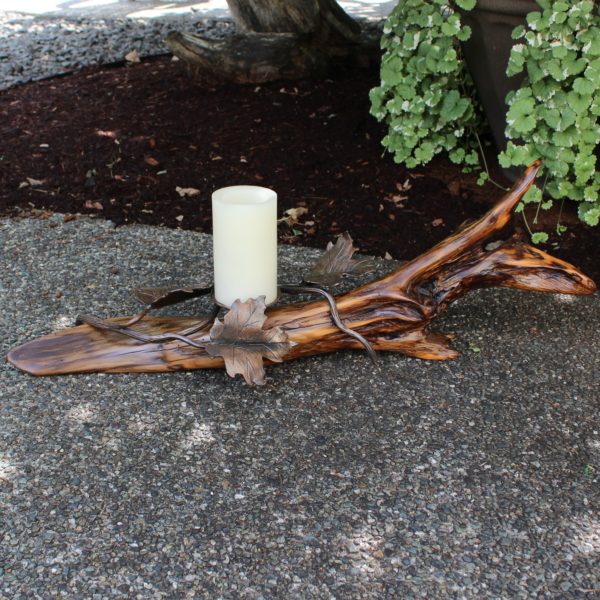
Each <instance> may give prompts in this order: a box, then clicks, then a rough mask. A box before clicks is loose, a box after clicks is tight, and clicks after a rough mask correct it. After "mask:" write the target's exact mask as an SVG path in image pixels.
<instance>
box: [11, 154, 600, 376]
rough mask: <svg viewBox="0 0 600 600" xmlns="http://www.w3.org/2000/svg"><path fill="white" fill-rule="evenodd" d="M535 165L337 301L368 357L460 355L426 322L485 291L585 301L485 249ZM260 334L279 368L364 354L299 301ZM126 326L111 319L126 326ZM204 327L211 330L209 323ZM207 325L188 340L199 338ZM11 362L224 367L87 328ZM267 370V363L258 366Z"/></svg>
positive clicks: (152, 327)
mask: <svg viewBox="0 0 600 600" xmlns="http://www.w3.org/2000/svg"><path fill="white" fill-rule="evenodd" d="M538 169H539V164H538V163H536V164H534V165H532V166H531V167H529V169H528V170H527V171H526V172H525V174H524V176H523V178H522V179H521V180H520V181H518V182H517V183H516V184H515V185H514V186H513V188H512V189H511V190H510V191H509V192H508V193H507V194H506V195H505V196H504V197H503V198H502V199H501V200H500V201H499V202H498V203H497V204H496V206H495V207H494V208H492V209H491V210H490V211H489V212H488V213H487V214H486V215H485V216H484V217H483V218H481V219H480V220H479V221H477V222H474V223H473V224H471V225H469V226H467V227H465V228H464V229H462V230H461V231H459V232H458V233H456V234H454V235H452V236H451V237H449V238H447V239H446V240H444V241H442V242H441V243H439V244H438V245H437V246H435V247H434V248H432V249H431V250H429V251H428V252H425V253H424V254H422V255H421V256H419V257H417V258H415V259H414V260H412V261H410V262H408V263H406V264H404V265H402V266H401V267H400V268H399V269H397V270H396V271H394V272H392V273H390V274H389V275H387V276H385V277H383V278H381V279H378V280H376V281H373V282H371V283H367V284H366V285H363V286H361V287H358V288H356V289H354V290H352V291H350V292H347V293H345V294H343V295H340V296H338V297H336V303H337V307H338V310H339V314H340V316H341V318H342V319H343V321H344V324H345V326H346V327H348V328H350V329H352V330H354V331H355V332H358V333H360V334H361V335H362V336H363V337H364V338H366V339H367V340H368V341H369V342H370V343H371V344H372V346H373V348H374V349H375V350H385V351H391V352H400V353H402V354H406V355H408V356H414V357H418V358H423V359H429V360H446V359H451V358H454V357H456V356H457V352H456V351H455V350H454V349H452V348H451V347H450V346H449V341H448V339H447V338H446V337H445V336H443V335H441V334H439V333H434V332H431V331H429V325H430V323H431V322H432V321H433V320H434V319H435V318H436V317H438V316H439V315H440V314H441V313H442V312H443V311H444V309H445V308H446V307H447V306H448V305H449V304H450V302H452V301H453V300H456V299H457V298H459V297H461V296H463V295H464V294H466V293H467V292H469V291H470V290H473V289H477V288H484V287H507V288H517V289H522V290H534V291H540V292H557V293H561V294H591V293H593V292H594V290H595V289H596V286H595V284H594V282H593V281H592V280H591V279H589V278H588V277H586V276H585V275H583V274H582V273H581V272H579V271H578V270H577V269H576V268H575V267H573V266H572V265H570V264H568V263H566V262H563V261H561V260H558V259H556V258H553V257H552V256H550V255H548V254H546V253H545V252H543V251H542V250H540V249H538V248H533V247H531V246H528V245H526V244H522V243H519V242H514V241H509V242H503V243H500V244H492V245H491V249H486V245H485V244H486V240H489V238H490V237H491V236H493V235H495V234H497V232H498V231H499V230H501V229H502V228H503V227H504V226H505V225H506V224H507V223H508V221H509V219H510V216H511V212H512V210H513V209H514V207H515V206H516V205H517V203H518V202H519V200H520V199H521V198H522V196H523V194H524V193H525V192H526V191H527V189H529V187H530V186H531V185H532V183H533V181H534V179H535V176H536V173H537V171H538ZM266 315H267V319H266V323H265V324H264V328H265V329H270V328H275V327H280V328H281V329H283V330H284V332H285V333H286V334H287V336H288V339H289V341H290V342H292V343H293V346H292V347H291V349H290V350H289V351H288V352H287V353H286V354H285V355H284V356H283V360H284V361H287V360H293V359H296V358H300V357H304V356H311V355H315V354H319V353H323V352H332V351H336V350H342V349H347V348H361V344H360V342H359V341H357V340H356V339H355V338H353V337H350V336H348V335H347V334H345V333H343V332H342V331H340V329H339V328H338V327H336V326H335V324H334V323H333V321H332V318H331V313H330V311H329V306H328V304H327V302H325V301H323V300H319V301H315V302H304V303H298V304H292V305H285V306H274V307H271V308H269V309H267V313H266ZM200 318H201V317H197V316H196V317H145V318H144V319H143V320H141V321H139V322H138V323H136V325H135V327H136V330H137V331H139V332H140V333H143V334H152V335H156V334H164V333H167V332H175V331H181V330H184V329H186V328H192V327H193V326H194V324H197V323H198V320H199V319H200ZM130 319H131V317H123V318H120V319H113V320H111V321H112V322H113V323H126V322H127V321H128V320H130ZM208 322H209V323H211V322H212V321H211V320H210V319H209V320H208ZM209 329H210V324H208V325H207V326H206V327H204V328H203V329H200V330H199V331H197V332H196V333H194V334H193V335H191V336H190V337H191V338H192V339H201V338H206V336H207V334H208V332H209ZM8 360H9V361H10V362H11V363H12V364H13V365H14V366H16V367H18V368H19V369H22V370H24V371H26V372H28V373H31V374H33V375H56V374H66V373H83V372H94V371H95V372H157V371H177V370H182V369H207V368H220V367H223V366H224V362H223V359H222V358H219V357H213V356H210V355H209V354H208V353H207V352H206V351H205V350H202V349H198V348H193V347H190V346H189V345H185V344H182V343H181V342H179V341H176V340H175V341H170V342H167V343H164V342H163V343H140V342H139V341H136V340H134V339H130V338H127V337H123V336H121V335H119V334H117V333H112V332H106V331H99V330H97V329H94V328H92V327H90V326H88V325H81V326H78V327H73V328H70V329H66V330H63V331H59V332H56V333H52V334H50V335H47V336H45V337H42V338H39V339H37V340H34V341H32V342H29V343H26V344H24V345H23V346H20V347H17V348H15V349H13V350H12V351H11V352H10V354H9V356H8ZM265 364H268V361H265Z"/></svg>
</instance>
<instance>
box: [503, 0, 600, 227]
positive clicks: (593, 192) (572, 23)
mask: <svg viewBox="0 0 600 600" xmlns="http://www.w3.org/2000/svg"><path fill="white" fill-rule="evenodd" d="M537 1H538V4H539V5H540V8H541V11H540V12H533V13H530V14H529V15H528V16H527V25H526V27H517V29H515V31H514V32H513V38H515V40H516V43H515V45H514V46H513V49H512V52H511V55H510V60H509V63H508V70H507V73H508V74H509V75H515V74H517V73H521V72H524V73H525V80H524V82H523V84H522V85H521V88H520V89H519V90H517V91H516V92H512V93H510V94H509V96H508V98H507V100H508V105H509V110H508V114H507V117H506V137H507V138H508V139H509V142H508V146H507V149H506V151H505V152H503V153H501V154H500V157H499V158H500V163H501V164H502V165H503V166H510V165H517V166H519V165H527V164H529V163H531V162H532V161H533V159H535V158H541V159H542V163H543V166H544V168H545V169H546V173H547V175H548V181H547V183H546V188H545V192H546V193H547V194H548V196H550V197H551V198H555V199H558V198H569V199H571V200H576V201H578V202H580V204H579V216H580V218H581V219H582V220H583V221H584V222H586V223H588V224H589V225H598V222H599V221H600V198H599V191H600V173H598V171H597V170H596V159H597V152H598V148H599V147H600V120H599V117H600V91H599V90H600V17H599V16H598V13H597V10H596V9H595V8H594V3H593V2H592V1H591V0H583V1H579V2H572V1H566V0H537ZM527 200H530V201H540V200H541V193H540V192H538V193H537V194H536V193H535V192H534V193H532V194H530V195H529V196H528V198H527ZM545 204H546V205H547V206H549V205H551V202H545Z"/></svg>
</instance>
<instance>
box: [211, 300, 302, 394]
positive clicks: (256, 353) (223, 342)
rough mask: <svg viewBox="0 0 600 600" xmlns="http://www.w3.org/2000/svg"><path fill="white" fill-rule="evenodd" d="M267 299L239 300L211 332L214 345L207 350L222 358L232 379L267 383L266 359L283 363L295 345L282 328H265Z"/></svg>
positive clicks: (250, 382)
mask: <svg viewBox="0 0 600 600" xmlns="http://www.w3.org/2000/svg"><path fill="white" fill-rule="evenodd" d="M265 309H266V304H265V297H264V296H259V297H258V298H256V299H254V298H251V299H250V300H247V301H246V302H240V301H239V300H236V301H235V302H234V303H233V305H232V306H231V310H230V311H229V312H228V313H227V314H226V315H225V317H224V319H223V322H221V321H219V319H216V320H215V322H214V324H213V326H212V328H211V330H210V339H211V341H210V343H208V344H207V345H206V351H207V352H208V353H209V354H210V355H211V356H222V357H223V359H224V360H225V368H226V369H227V374H228V375H229V376H230V377H235V376H236V375H237V374H240V375H242V377H243V378H244V379H245V380H246V383H248V384H250V385H252V384H256V385H264V384H265V369H264V366H263V357H264V358H268V359H269V360H271V361H273V362H281V360H282V357H283V356H284V355H285V354H286V353H287V352H288V350H289V349H290V348H291V347H292V346H294V345H295V344H294V343H293V342H290V341H289V340H288V336H287V333H286V332H285V331H284V330H283V329H281V327H273V328H272V329H263V325H264V323H265V321H266V319H267V317H266V316H265Z"/></svg>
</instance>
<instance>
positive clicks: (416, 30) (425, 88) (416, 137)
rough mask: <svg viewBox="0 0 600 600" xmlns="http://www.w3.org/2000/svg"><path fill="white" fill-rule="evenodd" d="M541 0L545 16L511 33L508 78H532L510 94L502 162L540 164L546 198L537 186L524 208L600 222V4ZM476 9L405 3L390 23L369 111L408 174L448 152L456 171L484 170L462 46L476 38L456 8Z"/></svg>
mask: <svg viewBox="0 0 600 600" xmlns="http://www.w3.org/2000/svg"><path fill="white" fill-rule="evenodd" d="M537 2H538V4H539V6H540V11H539V12H533V13H530V14H529V15H528V17H527V25H526V26H525V27H518V28H517V29H516V30H515V31H514V33H513V38H514V39H515V46H514V47H513V50H512V53H511V56H510V61H509V65H508V70H507V74H508V75H515V74H517V73H521V72H523V73H524V74H525V78H524V80H523V83H522V85H521V87H520V89H519V90H517V91H516V92H512V93H511V94H509V96H508V97H507V101H508V104H509V110H508V114H507V122H506V136H507V139H508V140H509V143H508V147H507V149H506V151H505V152H503V153H501V155H500V157H499V160H500V163H501V164H502V165H503V166H505V167H509V166H513V165H514V166H525V165H528V164H530V163H531V162H533V160H535V159H537V158H540V159H541V160H542V163H543V167H544V169H545V172H546V176H547V179H546V184H545V190H544V191H545V194H546V199H542V192H541V190H539V189H537V188H534V189H532V190H530V192H529V193H528V194H527V195H526V198H525V201H526V202H539V203H540V204H541V207H542V208H549V207H550V206H552V199H560V198H568V199H571V200H576V201H578V202H580V205H579V215H580V217H581V219H582V220H583V221H584V222H586V223H588V224H590V225H597V224H598V223H599V221H600V197H599V191H600V174H599V173H598V172H597V171H596V158H597V155H598V151H599V148H600V121H599V117H600V91H599V89H600V16H599V15H598V9H597V7H595V5H594V2H593V1H592V0H576V1H573V0H537ZM475 3H476V0H451V1H449V0H400V1H399V3H398V5H397V6H396V8H395V9H394V11H393V12H392V13H391V14H390V16H389V17H388V19H387V21H386V23H385V26H384V32H383V37H382V42H381V45H382V49H383V50H384V55H383V59H382V63H381V85H380V86H379V87H376V88H374V89H373V90H371V113H372V114H373V115H374V116H375V117H376V118H377V119H378V120H380V121H384V122H385V123H386V124H387V126H388V132H387V135H386V136H385V137H384V139H383V145H384V146H385V147H386V148H387V149H388V150H389V151H390V152H391V153H392V154H393V156H394V160H395V161H396V162H399V163H404V164H405V165H406V166H407V167H409V168H412V167H415V166H417V165H423V164H426V163H428V162H429V161H430V160H431V159H432V158H433V157H434V156H435V155H436V154H438V153H439V152H442V151H446V152H447V153H448V156H449V157H450V159H451V160H452V161H454V162H456V163H458V164H462V165H464V166H466V167H472V166H477V165H479V153H478V144H477V138H476V135H475V132H478V131H479V130H480V123H481V120H480V119H481V117H480V116H479V113H478V104H477V101H476V94H475V91H474V89H473V86H472V84H471V81H470V78H469V75H468V72H467V70H466V66H465V64H464V62H463V60H462V57H461V55H460V48H459V42H460V41H463V40H466V39H468V38H469V36H470V31H469V28H468V27H466V26H463V25H462V24H461V22H460V16H459V14H458V13H457V12H456V11H455V8H456V7H459V8H462V9H464V10H470V9H472V8H473V7H474V6H475ZM485 179H486V177H482V178H481V180H482V181H483V180H485ZM548 198H549V199H548ZM537 241H543V238H541V237H539V238H538V240H537Z"/></svg>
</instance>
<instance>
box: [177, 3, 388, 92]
mask: <svg viewBox="0 0 600 600" xmlns="http://www.w3.org/2000/svg"><path fill="white" fill-rule="evenodd" d="M227 3H228V5H229V8H230V10H231V13H232V15H233V17H234V19H235V22H236V29H237V32H236V34H234V35H233V36H230V37H228V38H225V39H222V40H214V39H209V38H204V37H201V36H197V35H194V34H189V33H179V32H173V33H170V34H169V35H168V36H167V38H166V43H167V45H168V46H169V47H170V49H171V50H172V52H173V54H175V55H176V56H178V57H179V58H180V59H181V60H183V61H184V62H185V63H186V64H187V65H189V66H190V67H191V69H192V71H193V72H194V73H196V74H198V75H199V76H204V77H209V78H211V79H213V80H216V81H221V82H233V83H264V82H266V81H273V80H277V79H297V78H301V77H309V76H312V75H325V74H327V73H328V72H329V71H330V70H332V69H335V68H339V67H343V66H350V67H353V66H357V65H367V64H368V62H369V61H370V60H372V59H378V57H379V38H378V36H369V35H367V34H362V33H361V29H360V26H359V25H358V24H357V23H356V22H355V21H354V20H353V19H352V18H351V17H349V16H348V15H347V14H346V13H345V12H344V11H343V10H342V8H341V7H340V6H339V4H338V3H337V2H336V1H335V0H227Z"/></svg>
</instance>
